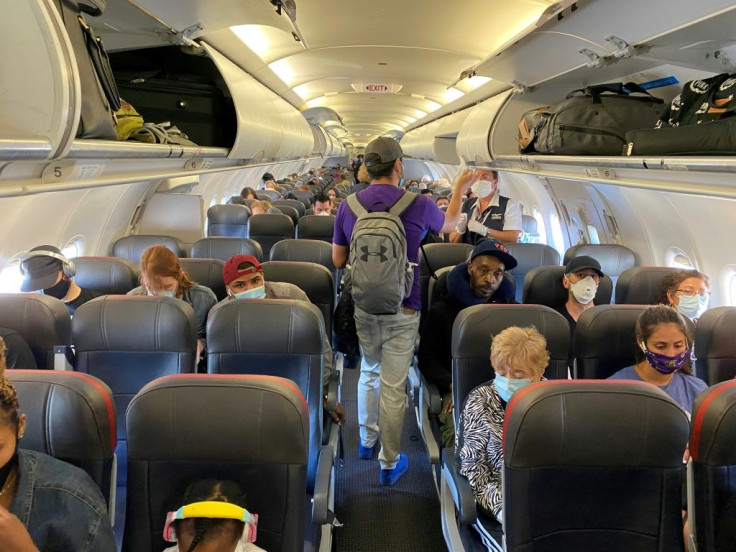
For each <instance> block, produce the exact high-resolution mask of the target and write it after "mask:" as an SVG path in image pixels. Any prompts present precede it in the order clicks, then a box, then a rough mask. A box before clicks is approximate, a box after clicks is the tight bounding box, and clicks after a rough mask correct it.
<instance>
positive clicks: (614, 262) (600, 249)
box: [562, 243, 636, 278]
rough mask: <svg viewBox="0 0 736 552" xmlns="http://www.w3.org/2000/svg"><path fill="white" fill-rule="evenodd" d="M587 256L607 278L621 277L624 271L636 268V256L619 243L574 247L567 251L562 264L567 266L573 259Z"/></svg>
mask: <svg viewBox="0 0 736 552" xmlns="http://www.w3.org/2000/svg"><path fill="white" fill-rule="evenodd" d="M583 255H587V256H589V257H593V258H594V259H595V260H596V261H598V262H599V263H600V265H601V270H602V271H603V274H605V275H606V276H611V277H614V278H615V277H617V276H620V275H621V274H622V273H623V272H624V270H628V269H629V268H633V267H634V266H636V255H634V252H633V251H632V250H631V249H629V248H628V247H626V246H623V245H619V244H617V243H601V244H590V243H581V244H578V245H573V246H572V247H571V248H570V249H568V250H567V251H565V257H564V259H563V260H562V264H564V265H566V264H567V263H569V262H570V260H571V259H572V258H573V257H581V256H583Z"/></svg>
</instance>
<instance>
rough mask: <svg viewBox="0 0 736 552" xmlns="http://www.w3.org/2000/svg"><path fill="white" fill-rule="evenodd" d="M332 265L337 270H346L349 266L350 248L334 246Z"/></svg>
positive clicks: (334, 244)
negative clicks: (346, 266)
mask: <svg viewBox="0 0 736 552" xmlns="http://www.w3.org/2000/svg"><path fill="white" fill-rule="evenodd" d="M332 264H334V265H335V268H345V265H346V264H348V246H347V245H337V244H336V243H333V244H332Z"/></svg>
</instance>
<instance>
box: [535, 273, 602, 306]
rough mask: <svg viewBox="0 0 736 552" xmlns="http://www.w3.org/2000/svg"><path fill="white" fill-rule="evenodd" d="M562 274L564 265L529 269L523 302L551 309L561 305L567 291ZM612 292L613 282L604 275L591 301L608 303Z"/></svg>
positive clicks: (566, 295)
mask: <svg viewBox="0 0 736 552" xmlns="http://www.w3.org/2000/svg"><path fill="white" fill-rule="evenodd" d="M564 275H565V267H564V266H540V267H538V268H533V269H531V270H530V271H529V272H527V274H526V276H525V277H524V290H523V291H522V300H523V302H524V303H527V304H530V305H546V306H548V307H552V308H553V309H557V308H559V307H561V306H562V305H564V304H565V302H566V301H567V297H568V291H567V290H566V289H565V287H564V286H563V285H562V277H563V276H564ZM612 293H613V282H611V278H609V277H608V275H606V276H604V277H603V278H601V281H600V284H598V291H597V292H596V294H595V297H594V298H593V303H595V304H596V305H607V304H609V303H610V302H611V294H612Z"/></svg>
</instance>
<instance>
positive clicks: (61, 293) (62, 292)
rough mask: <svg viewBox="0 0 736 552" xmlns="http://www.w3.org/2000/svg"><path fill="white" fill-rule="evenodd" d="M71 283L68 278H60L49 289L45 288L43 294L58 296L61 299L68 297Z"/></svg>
mask: <svg viewBox="0 0 736 552" xmlns="http://www.w3.org/2000/svg"><path fill="white" fill-rule="evenodd" d="M70 285H71V282H69V280H67V279H66V278H62V279H61V280H59V282H58V283H56V284H54V285H53V286H51V287H50V288H48V289H45V290H43V294H44V295H48V296H50V297H56V298H57V299H59V300H61V299H63V298H64V297H66V294H67V293H69V286H70Z"/></svg>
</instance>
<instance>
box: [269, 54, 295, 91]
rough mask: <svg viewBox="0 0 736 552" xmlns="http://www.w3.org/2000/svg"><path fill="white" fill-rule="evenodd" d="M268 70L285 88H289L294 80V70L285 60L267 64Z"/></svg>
mask: <svg viewBox="0 0 736 552" xmlns="http://www.w3.org/2000/svg"><path fill="white" fill-rule="evenodd" d="M268 68H269V69H271V71H273V72H274V73H275V74H276V76H277V77H278V78H280V79H281V80H282V81H283V83H284V84H285V85H286V86H291V83H292V81H293V80H294V70H293V69H292V68H291V66H290V65H289V62H288V61H286V60H285V59H280V60H278V61H274V62H273V63H269V64H268Z"/></svg>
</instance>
